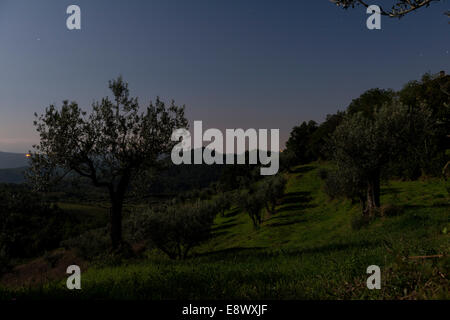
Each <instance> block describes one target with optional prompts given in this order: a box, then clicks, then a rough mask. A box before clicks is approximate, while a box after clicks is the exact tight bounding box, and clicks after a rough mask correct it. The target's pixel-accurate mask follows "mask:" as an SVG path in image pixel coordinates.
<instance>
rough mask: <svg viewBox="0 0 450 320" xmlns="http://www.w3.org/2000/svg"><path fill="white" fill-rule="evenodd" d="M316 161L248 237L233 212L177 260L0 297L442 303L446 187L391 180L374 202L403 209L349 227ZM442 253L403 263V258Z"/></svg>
mask: <svg viewBox="0 0 450 320" xmlns="http://www.w3.org/2000/svg"><path fill="white" fill-rule="evenodd" d="M320 167H321V165H320V164H317V163H314V164H311V165H306V166H299V167H297V168H296V170H295V172H294V173H292V174H289V176H288V178H289V180H288V186H287V191H286V195H285V197H284V198H283V199H282V201H281V203H280V206H279V207H278V209H277V214H275V215H274V216H266V217H265V221H264V223H263V225H262V227H261V228H260V229H259V230H254V229H253V227H252V223H251V220H250V218H249V217H248V216H247V215H246V214H245V213H243V212H239V211H238V210H237V209H234V210H230V211H229V212H228V213H227V214H226V215H225V217H220V216H219V217H218V218H217V220H216V223H215V227H214V235H213V237H212V239H211V240H210V241H209V242H207V243H205V244H204V245H202V246H201V247H199V248H197V249H196V250H195V251H194V256H193V257H191V258H190V259H188V260H185V261H171V260H168V259H167V258H165V257H164V256H162V255H161V254H160V253H159V252H157V251H151V252H149V253H148V257H147V259H144V260H128V261H123V262H122V264H120V265H116V266H92V267H91V268H90V269H89V270H87V271H86V272H84V273H83V274H82V290H80V291H77V292H71V291H69V290H67V289H65V282H64V281H61V282H52V283H49V284H46V285H44V286H41V287H38V288H16V289H13V290H11V289H0V299H12V298H18V299H20V298H35V299H47V298H77V299H125V300H127V299H449V298H450V295H449V292H450V286H449V282H448V270H449V269H450V261H449V258H448V251H449V248H450V236H449V234H448V233H447V232H446V230H448V229H450V228H449V227H450V223H449V217H450V214H449V213H450V204H449V196H448V193H447V191H446V189H445V182H443V181H440V180H439V179H429V180H426V181H413V182H401V181H390V182H389V183H388V184H385V185H383V188H382V203H385V204H394V205H398V206H401V207H402V208H403V212H401V213H400V214H398V215H396V216H393V217H383V218H378V219H376V220H375V221H373V222H372V223H371V224H370V225H369V226H367V227H364V228H361V229H360V230H353V229H352V228H351V220H352V216H354V215H358V214H359V213H360V209H359V207H358V206H357V205H352V204H351V202H350V201H344V200H339V201H338V200H334V201H329V200H328V198H327V196H326V195H325V194H324V192H323V191H322V189H323V188H322V181H321V180H320V179H319V178H318V170H319V168H320ZM436 254H439V255H444V256H443V257H441V258H431V259H422V258H418V259H411V258H410V257H412V256H428V255H436ZM369 265H378V266H380V268H381V270H382V289H381V290H368V289H367V287H366V279H367V277H368V275H367V274H366V268H367V267H368V266H369Z"/></svg>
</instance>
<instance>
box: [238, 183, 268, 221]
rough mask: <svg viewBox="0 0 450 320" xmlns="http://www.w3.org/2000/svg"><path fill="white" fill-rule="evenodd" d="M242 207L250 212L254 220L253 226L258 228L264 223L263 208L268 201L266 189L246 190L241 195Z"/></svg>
mask: <svg viewBox="0 0 450 320" xmlns="http://www.w3.org/2000/svg"><path fill="white" fill-rule="evenodd" d="M239 199H240V201H239V203H240V204H241V207H242V208H243V209H244V210H245V211H246V212H247V213H248V215H249V216H250V218H251V219H252V222H253V227H254V228H255V229H258V228H259V227H260V225H261V223H262V210H263V208H264V205H265V203H266V197H265V194H264V190H262V189H257V190H256V191H253V192H250V191H244V192H242V193H241V194H240V197H239Z"/></svg>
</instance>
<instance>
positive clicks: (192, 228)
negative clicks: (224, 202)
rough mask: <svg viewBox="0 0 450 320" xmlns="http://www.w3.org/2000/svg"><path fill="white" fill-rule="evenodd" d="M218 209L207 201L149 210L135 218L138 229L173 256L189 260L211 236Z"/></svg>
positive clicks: (173, 257) (142, 234) (136, 228)
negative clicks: (194, 250)
mask: <svg viewBox="0 0 450 320" xmlns="http://www.w3.org/2000/svg"><path fill="white" fill-rule="evenodd" d="M217 210H218V209H217V207H216V206H215V205H214V203H212V202H206V201H202V202H200V201H197V202H195V203H193V204H191V203H186V204H176V205H170V206H165V207H162V208H157V209H153V210H151V209H148V210H147V211H146V212H144V213H139V214H138V215H137V216H136V217H135V220H134V225H135V227H134V229H135V230H136V231H135V232H139V233H141V237H142V238H144V239H149V240H150V241H151V243H152V244H154V245H156V247H157V248H159V249H160V250H161V251H163V252H164V253H166V254H167V255H168V256H169V257H170V258H171V259H185V258H187V257H188V254H189V252H190V251H191V249H192V248H194V247H195V246H198V245H199V244H201V243H203V242H204V241H206V240H208V239H209V238H210V235H211V227H212V225H213V223H214V218H215V216H216V214H217Z"/></svg>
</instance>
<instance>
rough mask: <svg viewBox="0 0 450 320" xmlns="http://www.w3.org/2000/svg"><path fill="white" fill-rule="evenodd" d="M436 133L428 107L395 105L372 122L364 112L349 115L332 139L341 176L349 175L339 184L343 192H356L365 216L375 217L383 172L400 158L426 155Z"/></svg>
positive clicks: (391, 105) (380, 112)
mask: <svg viewBox="0 0 450 320" xmlns="http://www.w3.org/2000/svg"><path fill="white" fill-rule="evenodd" d="M434 133H435V124H434V122H433V118H432V116H431V113H430V111H429V110H428V109H427V108H425V107H420V108H417V109H416V110H414V111H411V110H409V108H408V107H406V106H403V105H401V104H399V103H393V104H390V105H385V106H384V107H382V108H380V109H379V110H378V111H375V113H374V114H373V118H372V119H370V118H368V117H366V116H365V115H364V114H363V113H362V112H358V113H356V114H353V115H348V116H347V117H346V118H345V119H344V121H343V122H342V123H341V124H340V125H339V126H338V127H337V128H336V131H335V133H334V134H333V136H332V139H331V146H332V154H333V159H334V161H335V163H336V165H337V171H338V172H337V173H338V175H337V176H338V177H339V176H341V177H342V176H345V179H340V180H339V181H336V182H337V183H339V184H340V189H342V190H343V193H346V191H345V190H349V189H351V190H353V191H351V193H352V194H353V195H356V194H357V195H358V196H359V197H360V200H361V203H362V205H363V206H362V207H363V208H362V209H363V213H364V214H367V215H372V213H373V212H374V209H376V208H377V207H379V206H380V179H381V173H382V170H384V169H385V168H386V167H387V165H388V164H389V162H391V161H395V160H396V159H398V158H399V157H400V156H401V158H403V159H404V158H406V157H407V154H408V153H411V155H414V156H420V155H421V154H424V153H425V152H426V149H427V147H428V145H429V139H430V137H431V136H432V135H433V134H434ZM350 176H351V178H350ZM348 183H351V184H352V186H347V185H346V184H348ZM355 187H357V188H359V189H361V190H354V188H355Z"/></svg>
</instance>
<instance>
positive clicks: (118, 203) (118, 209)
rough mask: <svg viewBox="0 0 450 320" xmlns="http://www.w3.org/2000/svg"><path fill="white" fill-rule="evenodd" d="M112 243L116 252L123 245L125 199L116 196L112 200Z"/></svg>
mask: <svg viewBox="0 0 450 320" xmlns="http://www.w3.org/2000/svg"><path fill="white" fill-rule="evenodd" d="M111 204H112V207H111V217H110V218H111V243H112V248H113V249H114V250H116V249H118V248H119V247H120V245H121V243H122V209H123V197H122V198H120V196H118V195H116V196H114V198H112V199H111Z"/></svg>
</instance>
